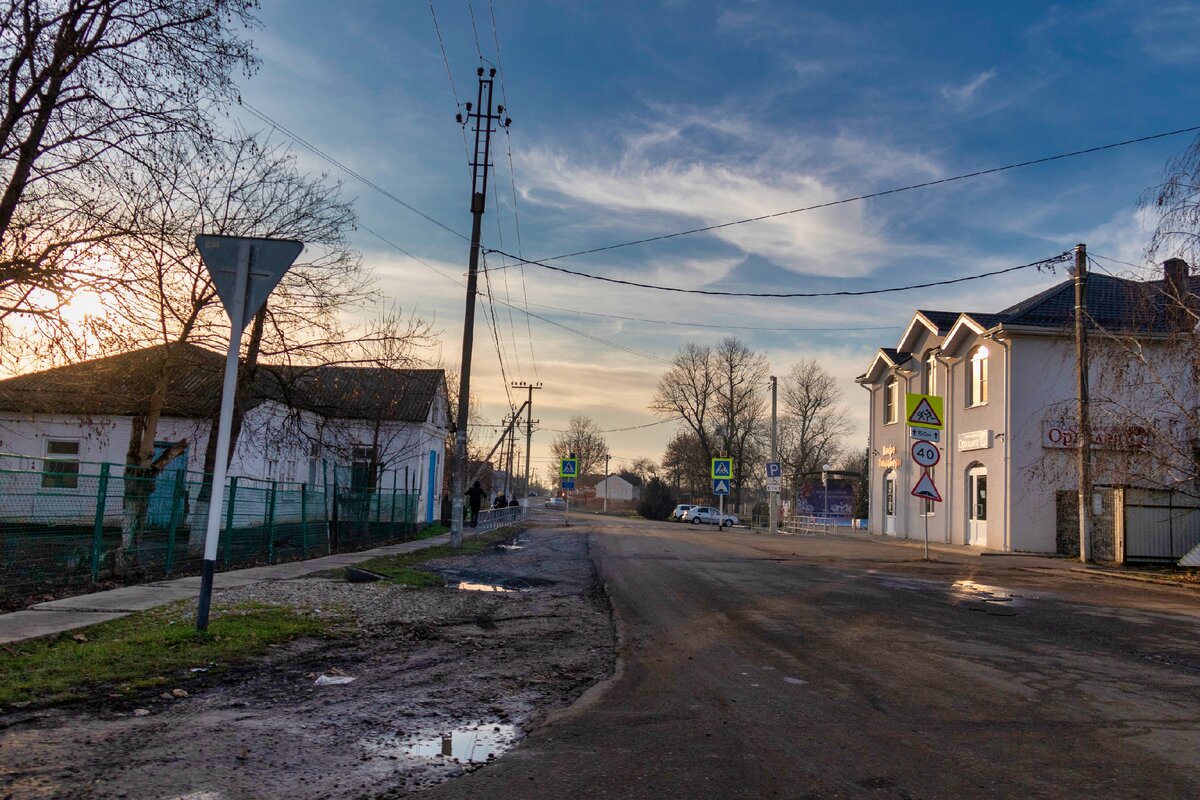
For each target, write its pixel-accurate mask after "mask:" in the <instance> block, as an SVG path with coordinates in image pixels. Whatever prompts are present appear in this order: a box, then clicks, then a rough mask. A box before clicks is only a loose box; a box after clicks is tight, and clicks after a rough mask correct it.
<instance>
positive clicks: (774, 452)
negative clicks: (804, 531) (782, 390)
mask: <svg viewBox="0 0 1200 800" xmlns="http://www.w3.org/2000/svg"><path fill="white" fill-rule="evenodd" d="M778 388H779V381H778V380H776V378H775V376H774V375H772V376H771V463H772V464H774V463H776V462H778V461H779V416H778V413H777V411H778V403H777V399H778ZM767 499H768V500H769V501H770V502H769V507H770V509H771V510H770V514H771V520H770V525H769V526H768V528H767V531H768V532H769V533H770V534H771V535H772V536H774V535H775V534H777V533H779V492H767Z"/></svg>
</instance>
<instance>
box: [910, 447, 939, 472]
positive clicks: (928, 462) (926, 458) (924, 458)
mask: <svg viewBox="0 0 1200 800" xmlns="http://www.w3.org/2000/svg"><path fill="white" fill-rule="evenodd" d="M912 460H913V462H914V463H916V464H919V465H921V466H922V467H926V468H928V467H932V466H933V465H934V464H936V463H938V462H939V461H941V460H942V451H941V450H939V449H938V446H937V445H936V444H934V443H933V442H913V444H912Z"/></svg>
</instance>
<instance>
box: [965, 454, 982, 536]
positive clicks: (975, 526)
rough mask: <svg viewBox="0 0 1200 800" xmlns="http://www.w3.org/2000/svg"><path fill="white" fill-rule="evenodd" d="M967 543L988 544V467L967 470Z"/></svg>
mask: <svg viewBox="0 0 1200 800" xmlns="http://www.w3.org/2000/svg"><path fill="white" fill-rule="evenodd" d="M967 544H970V545H974V546H976V547H986V546H987V468H986V467H972V468H971V469H969V470H968V471H967Z"/></svg>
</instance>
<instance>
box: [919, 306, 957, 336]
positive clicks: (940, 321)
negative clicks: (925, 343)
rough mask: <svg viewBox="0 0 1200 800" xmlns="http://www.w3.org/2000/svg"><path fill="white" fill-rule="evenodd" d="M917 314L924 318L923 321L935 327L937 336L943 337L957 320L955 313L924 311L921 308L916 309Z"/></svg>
mask: <svg viewBox="0 0 1200 800" xmlns="http://www.w3.org/2000/svg"><path fill="white" fill-rule="evenodd" d="M917 313H918V314H921V315H923V316H924V317H925V319H927V320H929V321H930V322H932V323H933V324H934V325H937V328H938V330H937V332H938V336H945V335H946V334H947V333H949V332H950V329H951V328H953V327H954V322H955V321H956V320H957V319H958V312H957V311H926V310H925V309H923V308H919V309H917Z"/></svg>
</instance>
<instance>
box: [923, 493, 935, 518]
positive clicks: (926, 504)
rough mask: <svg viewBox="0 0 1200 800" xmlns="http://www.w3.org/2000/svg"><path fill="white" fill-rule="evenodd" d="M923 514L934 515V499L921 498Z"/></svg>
mask: <svg viewBox="0 0 1200 800" xmlns="http://www.w3.org/2000/svg"><path fill="white" fill-rule="evenodd" d="M921 516H922V517H932V516H933V501H932V500H930V499H929V498H928V497H922V498H921Z"/></svg>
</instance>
